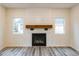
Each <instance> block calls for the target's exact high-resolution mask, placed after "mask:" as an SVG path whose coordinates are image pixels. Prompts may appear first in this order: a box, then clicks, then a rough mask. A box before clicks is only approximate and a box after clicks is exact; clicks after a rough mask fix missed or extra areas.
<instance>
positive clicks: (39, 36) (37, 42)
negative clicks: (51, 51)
mask: <svg viewBox="0 0 79 59" xmlns="http://www.w3.org/2000/svg"><path fill="white" fill-rule="evenodd" d="M32 46H46V33H33V34H32Z"/></svg>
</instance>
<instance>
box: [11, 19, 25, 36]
mask: <svg viewBox="0 0 79 59" xmlns="http://www.w3.org/2000/svg"><path fill="white" fill-rule="evenodd" d="M17 18H21V19H22V20H23V33H18V32H14V29H13V26H14V25H13V24H14V19H17ZM12 34H13V35H22V34H24V18H23V17H13V18H12Z"/></svg>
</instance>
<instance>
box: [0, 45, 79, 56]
mask: <svg viewBox="0 0 79 59" xmlns="http://www.w3.org/2000/svg"><path fill="white" fill-rule="evenodd" d="M0 56H79V52H78V51H76V50H75V49H73V48H70V47H62V48H60V47H56V48H54V47H45V46H33V47H26V48H21V47H16V48H15V47H6V48H4V49H2V50H1V51H0Z"/></svg>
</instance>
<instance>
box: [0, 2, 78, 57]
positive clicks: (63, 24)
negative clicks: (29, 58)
mask: <svg viewBox="0 0 79 59" xmlns="http://www.w3.org/2000/svg"><path fill="white" fill-rule="evenodd" d="M0 56H79V4H78V3H0Z"/></svg>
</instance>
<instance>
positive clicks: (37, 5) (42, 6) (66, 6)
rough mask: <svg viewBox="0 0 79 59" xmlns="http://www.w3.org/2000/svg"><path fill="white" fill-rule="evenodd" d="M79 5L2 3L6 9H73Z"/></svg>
mask: <svg viewBox="0 0 79 59" xmlns="http://www.w3.org/2000/svg"><path fill="white" fill-rule="evenodd" d="M77 4H78V3H2V4H0V5H2V6H4V7H6V8H72V7H73V6H75V5H77Z"/></svg>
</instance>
